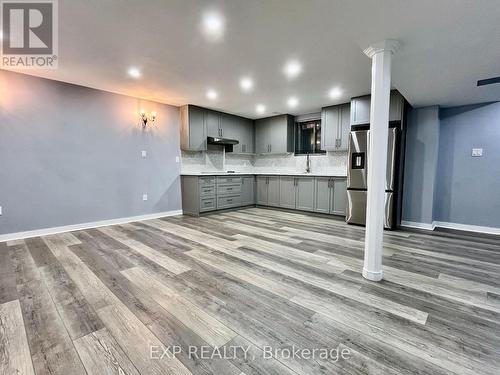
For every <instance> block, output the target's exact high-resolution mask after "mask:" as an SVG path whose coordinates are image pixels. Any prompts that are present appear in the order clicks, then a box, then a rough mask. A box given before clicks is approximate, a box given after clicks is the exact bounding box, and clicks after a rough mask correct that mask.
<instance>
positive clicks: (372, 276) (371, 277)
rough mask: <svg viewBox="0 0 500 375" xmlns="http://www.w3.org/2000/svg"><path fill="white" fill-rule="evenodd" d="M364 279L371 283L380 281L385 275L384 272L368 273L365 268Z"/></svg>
mask: <svg viewBox="0 0 500 375" xmlns="http://www.w3.org/2000/svg"><path fill="white" fill-rule="evenodd" d="M363 277H364V278H365V279H367V280H371V281H380V280H382V278H383V277H384V273H383V272H382V271H379V272H373V271H368V270H367V269H366V268H363Z"/></svg>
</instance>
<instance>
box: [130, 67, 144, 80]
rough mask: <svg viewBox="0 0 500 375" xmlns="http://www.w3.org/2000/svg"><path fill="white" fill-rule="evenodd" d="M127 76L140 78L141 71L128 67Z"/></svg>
mask: <svg viewBox="0 0 500 375" xmlns="http://www.w3.org/2000/svg"><path fill="white" fill-rule="evenodd" d="M128 75H129V76H130V77H132V78H141V76H142V73H141V71H140V70H139V68H136V67H130V68H129V69H128Z"/></svg>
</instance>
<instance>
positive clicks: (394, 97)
mask: <svg viewBox="0 0 500 375" xmlns="http://www.w3.org/2000/svg"><path fill="white" fill-rule="evenodd" d="M390 100H391V101H390V105H389V121H402V120H403V110H404V98H403V95H401V94H400V93H399V92H398V91H396V90H394V91H391V99H390Z"/></svg>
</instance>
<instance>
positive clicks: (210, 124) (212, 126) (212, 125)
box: [205, 110, 222, 137]
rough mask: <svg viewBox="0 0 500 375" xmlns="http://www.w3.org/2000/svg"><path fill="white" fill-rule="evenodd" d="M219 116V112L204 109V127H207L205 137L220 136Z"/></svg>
mask: <svg viewBox="0 0 500 375" xmlns="http://www.w3.org/2000/svg"><path fill="white" fill-rule="evenodd" d="M220 117H221V116H220V113H219V112H215V111H211V110H205V127H206V129H207V137H222V134H221V127H220Z"/></svg>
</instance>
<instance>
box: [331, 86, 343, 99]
mask: <svg viewBox="0 0 500 375" xmlns="http://www.w3.org/2000/svg"><path fill="white" fill-rule="evenodd" d="M341 95H342V90H341V89H339V88H338V87H333V88H332V89H330V91H328V96H329V97H330V99H338V98H339V97H340V96H341Z"/></svg>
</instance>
